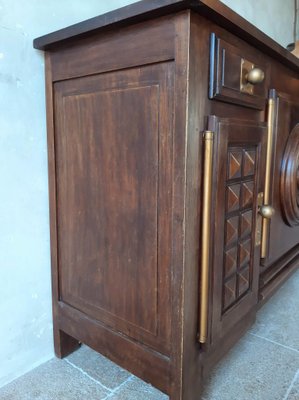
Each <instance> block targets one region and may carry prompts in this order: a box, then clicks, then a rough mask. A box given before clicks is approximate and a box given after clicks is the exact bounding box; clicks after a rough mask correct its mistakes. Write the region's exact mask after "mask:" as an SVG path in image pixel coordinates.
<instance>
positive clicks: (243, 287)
mask: <svg viewBox="0 0 299 400" xmlns="http://www.w3.org/2000/svg"><path fill="white" fill-rule="evenodd" d="M249 277H250V274H249V265H247V266H246V267H245V268H244V269H242V271H241V272H239V274H238V287H239V290H238V296H242V294H244V293H245V292H246V291H247V290H248V289H249V285H250V281H249Z"/></svg>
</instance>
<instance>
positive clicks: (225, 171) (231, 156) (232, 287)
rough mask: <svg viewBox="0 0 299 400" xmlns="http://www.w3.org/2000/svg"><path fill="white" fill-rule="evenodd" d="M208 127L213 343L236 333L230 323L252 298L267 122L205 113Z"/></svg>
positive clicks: (251, 304) (238, 318)
mask: <svg viewBox="0 0 299 400" xmlns="http://www.w3.org/2000/svg"><path fill="white" fill-rule="evenodd" d="M209 131H212V132H214V134H213V137H214V140H213V142H214V143H213V160H212V165H213V169H212V174H211V187H212V190H211V200H210V201H211V204H213V207H212V208H211V211H210V218H211V222H212V223H211V228H210V243H209V246H210V250H209V254H210V256H209V269H210V275H209V282H210V287H209V290H208V292H209V293H210V301H209V304H208V316H209V317H208V319H209V327H208V337H207V342H209V344H212V345H216V344H217V343H218V344H219V341H220V340H221V339H222V338H223V339H224V338H225V337H226V336H227V335H230V334H233V335H236V334H237V335H238V333H237V332H236V329H235V326H236V324H237V323H238V322H240V321H241V320H242V319H243V318H246V316H247V314H248V313H250V311H252V310H253V309H254V307H255V305H256V304H257V301H258V277H259V252H260V233H259V229H257V212H258V197H259V196H258V194H259V193H260V192H261V190H262V185H261V180H260V175H261V174H260V171H261V169H262V168H263V166H262V164H261V163H262V162H263V161H262V159H263V156H262V152H263V151H264V148H265V144H266V138H267V127H266V124H263V123H259V122H254V121H250V122H247V121H241V120H233V119H220V118H216V117H210V118H209ZM205 178H206V176H204V179H205ZM204 241H205V239H204ZM204 241H203V246H204ZM202 250H204V249H202ZM202 283H203V282H202ZM202 289H203V290H204V288H203V287H202Z"/></svg>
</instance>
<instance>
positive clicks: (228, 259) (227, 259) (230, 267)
mask: <svg viewBox="0 0 299 400" xmlns="http://www.w3.org/2000/svg"><path fill="white" fill-rule="evenodd" d="M237 258H238V247H237V246H235V247H233V248H231V249H229V250H226V251H225V252H224V277H225V278H227V277H229V276H230V275H232V274H233V273H234V272H236V269H237Z"/></svg>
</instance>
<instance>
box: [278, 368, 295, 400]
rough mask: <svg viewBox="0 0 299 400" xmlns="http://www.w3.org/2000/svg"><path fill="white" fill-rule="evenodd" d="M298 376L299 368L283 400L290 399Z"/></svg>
mask: <svg viewBox="0 0 299 400" xmlns="http://www.w3.org/2000/svg"><path fill="white" fill-rule="evenodd" d="M298 378H299V369H298V371H297V372H296V374H295V376H294V378H293V379H292V382H291V384H290V386H289V388H288V390H287V392H286V394H285V396H284V398H283V399H282V400H287V399H288V397H289V395H290V393H291V391H292V389H293V387H294V384H295V382H296V381H297V379H298Z"/></svg>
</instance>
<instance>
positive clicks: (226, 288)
mask: <svg viewBox="0 0 299 400" xmlns="http://www.w3.org/2000/svg"><path fill="white" fill-rule="evenodd" d="M256 157H257V155H256V149H254V148H253V147H250V148H240V147H236V148H235V147H233V148H229V151H228V159H227V168H228V172H227V177H228V178H227V182H226V218H225V238H224V249H223V250H224V252H223V263H224V264H223V313H225V312H226V311H227V310H228V309H229V308H230V307H231V306H232V305H234V304H235V303H236V302H237V301H238V300H239V299H240V298H241V297H242V296H243V295H244V294H245V293H246V292H247V291H248V290H249V289H250V282H251V272H250V271H251V267H250V265H251V244H252V240H254V236H253V231H252V227H253V218H254V212H253V205H254V193H255V170H256V168H255V166H256ZM231 179H233V182H231V181H230V180H231Z"/></svg>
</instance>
